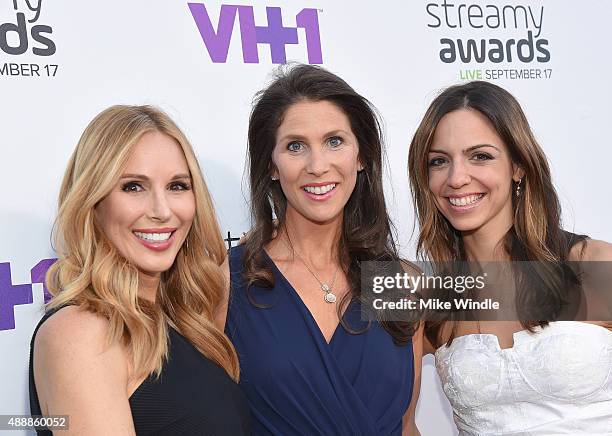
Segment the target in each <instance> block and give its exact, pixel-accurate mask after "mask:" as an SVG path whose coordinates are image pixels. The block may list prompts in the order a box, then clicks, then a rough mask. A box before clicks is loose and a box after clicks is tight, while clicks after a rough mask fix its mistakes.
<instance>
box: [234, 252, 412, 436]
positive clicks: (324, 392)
mask: <svg viewBox="0 0 612 436" xmlns="http://www.w3.org/2000/svg"><path fill="white" fill-rule="evenodd" d="M243 253H244V249H243V247H242V246H238V247H235V248H233V249H232V250H231V252H230V272H231V284H232V289H231V293H230V301H229V308H228V315H227V323H226V329H225V330H226V333H227V335H228V336H229V338H230V339H231V341H232V342H233V344H234V346H235V347H236V351H237V353H238V358H239V359H240V367H241V380H240V386H241V387H242V388H243V390H244V392H245V393H246V395H247V398H248V400H249V404H250V408H251V419H252V431H253V434H256V435H283V436H287V435H334V436H337V435H351V436H353V435H367V436H374V435H401V427H402V417H403V416H404V414H405V413H406V410H407V409H408V405H409V403H410V398H411V395H412V384H413V380H414V368H413V365H414V359H413V353H412V344H411V343H409V344H407V345H405V346H398V345H395V344H394V343H393V340H392V337H391V336H390V335H389V333H387V331H385V330H384V329H383V328H382V327H381V326H380V324H379V323H378V322H372V323H370V326H369V328H367V327H368V322H367V321H363V320H362V319H361V308H360V305H359V303H358V302H356V301H353V302H351V303H350V305H349V306H348V307H347V309H346V311H345V313H344V320H345V322H346V323H347V324H348V325H349V326H350V329H351V330H353V331H361V330H364V329H365V328H367V329H366V330H365V331H364V332H363V333H359V334H355V333H354V332H349V331H347V330H346V329H345V328H344V327H343V326H342V325H341V324H339V325H338V327H337V328H336V330H335V332H334V334H333V336H332V338H331V340H330V342H329V343H327V342H326V340H325V337H324V336H323V334H322V332H321V330H320V329H319V327H318V325H317V323H316V321H315V319H314V318H313V316H312V314H311V313H310V311H309V310H308V308H307V307H306V305H305V304H304V303H303V301H302V299H301V298H300V296H299V295H298V294H297V292H296V291H295V289H293V287H292V286H291V284H290V283H289V282H288V280H287V279H286V278H285V277H284V276H283V275H282V273H281V272H280V271H279V269H278V268H277V267H276V265H275V264H274V262H273V261H272V259H270V257H269V256H268V255H267V254H266V253H265V251H264V252H263V256H264V258H265V260H266V262H268V263H269V265H270V267H271V268H272V270H273V273H274V279H275V286H274V288H273V289H270V288H259V287H256V286H252V287H251V289H250V290H249V293H250V299H249V295H247V289H246V286H245V282H244V279H243V276H242V272H243V261H242V257H243ZM253 301H254V302H255V303H256V304H257V306H265V307H263V308H262V307H257V306H256V305H254V304H253V303H252V302H253Z"/></svg>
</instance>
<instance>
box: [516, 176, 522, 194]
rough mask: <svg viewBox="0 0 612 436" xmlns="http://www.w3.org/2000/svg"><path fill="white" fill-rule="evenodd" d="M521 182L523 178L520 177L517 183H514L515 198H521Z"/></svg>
mask: <svg viewBox="0 0 612 436" xmlns="http://www.w3.org/2000/svg"><path fill="white" fill-rule="evenodd" d="M522 181H523V178H522V177H521V178H520V179H519V181H518V182H517V183H516V197H517V198H518V197H520V196H521V182H522Z"/></svg>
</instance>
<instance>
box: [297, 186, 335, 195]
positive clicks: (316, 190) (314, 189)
mask: <svg viewBox="0 0 612 436" xmlns="http://www.w3.org/2000/svg"><path fill="white" fill-rule="evenodd" d="M335 187H336V184H335V183H330V184H329V185H325V186H304V191H306V192H309V193H311V194H316V195H322V194H327V193H328V192H329V191H331V190H332V189H334V188H335Z"/></svg>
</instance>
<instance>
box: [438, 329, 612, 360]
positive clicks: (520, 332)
mask: <svg viewBox="0 0 612 436" xmlns="http://www.w3.org/2000/svg"><path fill="white" fill-rule="evenodd" d="M575 324H581V326H580V327H579V328H584V327H583V326H589V327H586V328H587V329H589V328H592V327H590V326H593V327H594V328H595V329H596V330H598V331H601V330H603V331H605V332H607V333H608V334H610V335H611V339H612V330H610V329H608V328H606V327H604V326H601V325H598V324H593V323H589V322H582V321H552V322H550V323H549V325H548V326H546V327H545V328H539V330H538V327H536V330H538V331H537V333H540V332H544V331H546V329H548V328H549V327H551V326H552V325H557V326H569V325H572V326H574V325H575ZM482 336H485V337H492V339H493V344H494V345H495V346H496V348H497V351H499V352H502V353H506V352H511V351H514V350H515V348H516V345H517V339H519V338H524V337H528V338H535V335H534V334H533V333H531V332H529V330H526V329H525V330H518V331H516V332H513V333H512V346H511V347H507V348H502V347H501V345H500V342H499V337H498V336H497V335H496V334H495V333H467V334H465V335H461V336H457V337H455V338H453V341H452V342H451V345H450V346H448V347H447V346H446V343H444V344H442V345H440V346H439V347H438V348H437V349H436V351H435V352H434V356H437V355H438V352H440V351H443V349H445V348H446V349H447V350H448V349H451V348H452V347H453V343H455V341H457V340H460V341H464V340H467V339H461V338H469V337H482Z"/></svg>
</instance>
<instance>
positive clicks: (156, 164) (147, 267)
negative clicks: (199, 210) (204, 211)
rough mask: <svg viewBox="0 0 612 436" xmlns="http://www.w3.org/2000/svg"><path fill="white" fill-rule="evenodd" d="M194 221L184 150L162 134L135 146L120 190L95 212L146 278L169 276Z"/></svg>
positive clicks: (146, 136)
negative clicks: (166, 274) (147, 275)
mask: <svg viewBox="0 0 612 436" xmlns="http://www.w3.org/2000/svg"><path fill="white" fill-rule="evenodd" d="M194 215H195V198H194V196H193V191H192V190H191V177H190V175H189V168H188V165H187V161H186V159H185V156H184V154H183V151H182V149H181V147H180V145H179V144H178V143H177V142H176V141H175V140H174V139H173V138H171V137H169V136H168V135H165V134H163V133H160V132H148V133H145V134H144V135H143V136H142V137H141V138H140V140H139V141H138V142H137V143H136V144H135V145H134V150H133V152H132V154H131V156H130V158H129V160H128V163H127V165H126V168H125V169H124V171H123V173H122V175H121V177H120V179H119V181H118V183H117V185H116V186H115V188H113V190H112V191H111V192H110V193H109V194H108V195H107V196H106V197H105V198H104V199H103V200H102V201H101V202H100V203H99V204H98V206H96V219H97V222H98V224H99V225H100V227H101V228H102V230H103V232H104V234H105V235H106V237H107V238H108V239H109V241H110V242H111V243H112V244H113V245H115V247H116V248H117V250H118V251H119V252H120V253H121V255H122V256H123V257H125V258H126V259H127V260H128V261H130V262H131V263H132V264H134V265H135V266H136V267H137V268H138V269H139V270H140V271H141V272H143V273H146V274H149V275H153V276H157V275H159V274H161V273H162V272H164V271H166V270H168V269H169V268H170V267H171V266H172V264H173V263H174V260H175V259H176V255H177V253H178V251H179V249H180V248H181V246H182V244H183V242H184V240H185V239H186V237H187V234H188V232H189V229H190V227H191V224H192V222H193V219H194Z"/></svg>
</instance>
